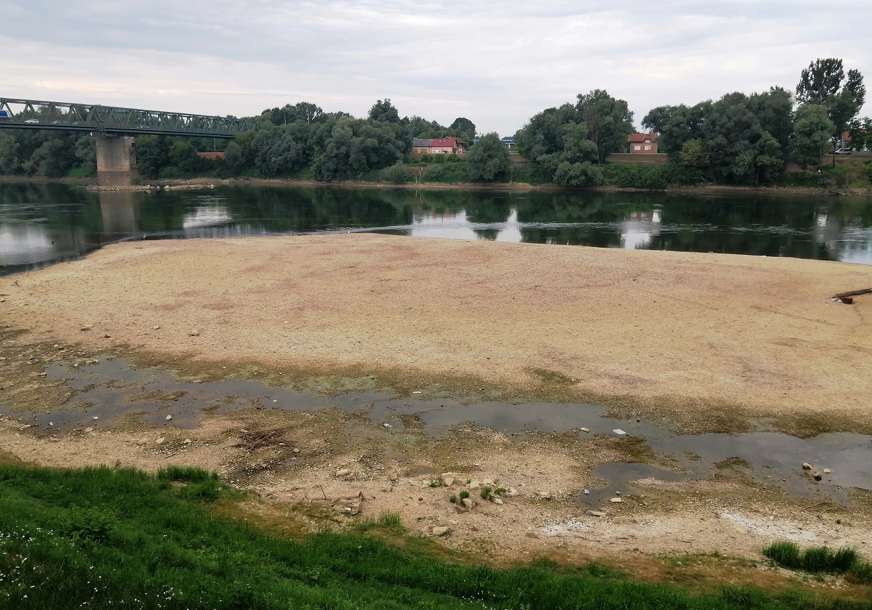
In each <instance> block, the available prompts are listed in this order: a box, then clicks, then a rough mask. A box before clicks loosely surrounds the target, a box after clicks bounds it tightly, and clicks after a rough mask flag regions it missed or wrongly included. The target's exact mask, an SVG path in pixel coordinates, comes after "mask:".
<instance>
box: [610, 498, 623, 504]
mask: <svg viewBox="0 0 872 610" xmlns="http://www.w3.org/2000/svg"><path fill="white" fill-rule="evenodd" d="M623 501H624V499H623V498H618V497H614V498H612V499H611V500H609V502H611V503H612V504H620V503H621V502H623Z"/></svg>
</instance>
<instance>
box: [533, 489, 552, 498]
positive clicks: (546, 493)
mask: <svg viewBox="0 0 872 610" xmlns="http://www.w3.org/2000/svg"><path fill="white" fill-rule="evenodd" d="M536 496H537V497H539V498H542V499H543V500H550V499H551V497H552V496H551V492H550V491H544V490H541V489H540V490H539V491H537V492H536Z"/></svg>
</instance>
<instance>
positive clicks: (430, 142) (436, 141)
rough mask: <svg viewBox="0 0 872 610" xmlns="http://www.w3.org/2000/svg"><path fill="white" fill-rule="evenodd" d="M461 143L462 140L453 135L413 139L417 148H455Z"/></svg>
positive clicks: (413, 144) (413, 143)
mask: <svg viewBox="0 0 872 610" xmlns="http://www.w3.org/2000/svg"><path fill="white" fill-rule="evenodd" d="M459 145H460V142H458V141H457V138H455V137H453V136H450V137H447V138H414V139H413V140H412V146H413V147H415V148H454V147H456V146H459Z"/></svg>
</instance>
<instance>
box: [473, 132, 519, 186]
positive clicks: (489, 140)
mask: <svg viewBox="0 0 872 610" xmlns="http://www.w3.org/2000/svg"><path fill="white" fill-rule="evenodd" d="M466 166H467V168H468V170H469V177H470V179H471V180H472V181H474V182H495V181H497V180H508V179H509V178H510V177H511V175H512V161H511V159H510V158H509V151H508V150H507V149H506V147H505V145H504V144H503V143H502V142H501V141H500V137H499V136H498V135H497V134H495V133H489V134H487V135H485V136H482V138H481V139H480V140H479V141H478V143H476V144H475V145H474V146H473V147H472V148H470V149H469V152H468V153H467V154H466Z"/></svg>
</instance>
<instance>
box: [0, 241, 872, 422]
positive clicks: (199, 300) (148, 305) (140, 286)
mask: <svg viewBox="0 0 872 610" xmlns="http://www.w3.org/2000/svg"><path fill="white" fill-rule="evenodd" d="M866 287H872V268H870V267H865V266H860V265H850V264H842V263H834V262H822V261H810V260H798V259H787V258H764V257H750V256H737V255H719V254H718V255H715V254H696V253H692V254H691V253H676V252H652V251H624V250H608V249H597V248H585V247H578V246H568V247H564V246H554V245H532V244H502V243H490V242H482V241H479V242H463V241H449V240H435V239H412V238H406V237H391V236H378V235H363V234H350V235H330V236H306V237H276V238H254V239H244V240H242V239H240V240H233V239H228V240H188V241H160V242H142V243H125V244H118V245H113V246H110V247H107V248H104V249H102V250H100V251H98V252H96V253H94V254H92V255H90V256H88V257H87V258H85V259H83V260H79V261H74V262H69V263H63V264H58V265H55V266H52V267H49V268H47V269H44V270H40V271H35V272H31V273H26V274H20V275H17V276H14V277H9V278H2V279H0V294H3V295H5V296H3V297H0V298H3V299H5V302H3V303H2V304H0V308H2V309H0V311H2V319H3V321H4V323H5V324H7V325H9V326H11V327H14V328H19V329H27V330H30V331H32V333H33V335H34V336H35V337H37V338H45V339H48V338H54V339H58V340H62V341H67V342H73V343H83V344H85V345H89V346H90V347H99V346H101V345H102V346H106V345H109V344H114V345H116V346H117V345H126V346H128V347H129V348H131V349H132V350H134V351H137V350H141V351H144V352H148V353H151V354H158V355H165V356H167V357H176V358H178V357H180V356H189V357H191V358H193V359H196V360H200V361H222V362H240V361H245V362H252V361H254V362H259V363H261V364H263V365H266V366H269V367H274V368H276V369H279V370H282V369H284V368H286V367H287V368H296V369H298V370H300V369H304V370H310V371H312V372H331V371H335V372H340V373H342V374H350V373H349V372H354V373H355V374H357V373H360V374H363V373H374V374H377V375H378V374H384V375H385V378H393V379H394V380H397V379H402V380H404V384H405V387H407V388H408V387H414V384H415V383H416V382H417V380H420V382H421V383H422V384H423V383H431V384H432V383H434V380H435V381H438V380H445V382H446V383H450V381H451V380H452V379H463V380H466V381H465V382H466V383H470V381H469V380H470V379H472V380H474V383H476V384H477V383H479V380H480V381H481V383H482V384H487V385H488V386H489V387H497V388H501V390H503V391H504V392H506V393H508V394H511V393H517V394H524V393H536V392H539V393H542V392H545V393H547V392H548V391H553V392H554V393H555V395H557V394H559V395H560V396H577V397H580V398H585V397H588V398H590V397H593V398H597V399H602V400H607V401H613V402H614V403H615V404H618V403H623V404H629V405H632V406H633V407H634V408H638V409H641V410H645V409H646V408H647V409H651V410H656V409H660V410H663V409H665V408H671V409H672V410H673V413H674V414H676V417H678V418H679V419H680V418H681V417H688V416H689V417H692V418H694V419H695V420H697V421H698V422H701V426H702V427H703V428H704V427H705V422H706V421H710V420H711V419H712V417H713V416H714V415H715V414H718V415H723V413H725V412H729V413H735V414H737V415H738V414H741V415H748V414H753V415H759V416H766V417H769V416H775V417H779V416H780V417H783V418H788V419H789V418H797V417H799V418H803V417H807V418H812V419H815V418H817V420H826V421H830V422H836V423H835V427H836V428H838V427H844V428H851V427H854V428H856V427H863V428H864V429H865V428H868V427H869V420H870V418H869V414H870V409H872V407H870V399H869V397H870V396H872V323H870V320H872V297H865V298H864V297H859V298H858V299H857V300H856V302H855V304H853V305H843V304H834V303H832V302H831V300H830V296H831V295H832V294H834V293H836V292H839V291H844V290H851V289H857V288H866ZM91 325H93V327H92V328H91V329H90V330H87V331H83V330H82V328H84V327H88V326H91ZM156 326H159V327H160V328H158V329H155V328H154V327H156ZM193 331H197V332H193ZM105 335H110V337H105ZM192 335H193V336H192ZM824 427H826V426H824Z"/></svg>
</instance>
